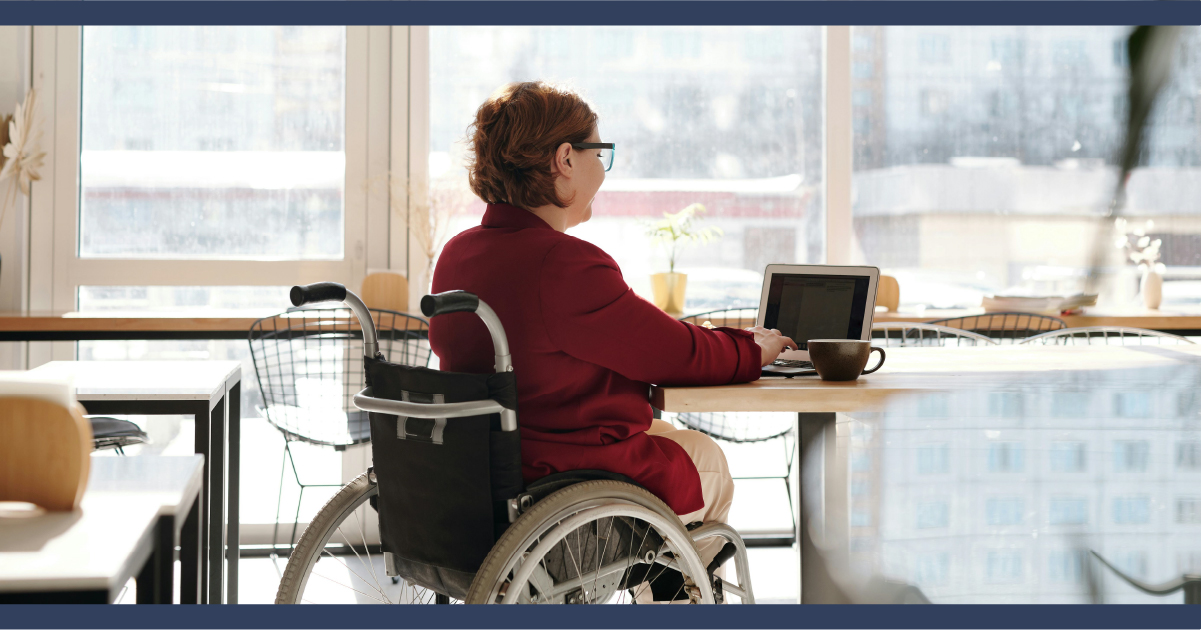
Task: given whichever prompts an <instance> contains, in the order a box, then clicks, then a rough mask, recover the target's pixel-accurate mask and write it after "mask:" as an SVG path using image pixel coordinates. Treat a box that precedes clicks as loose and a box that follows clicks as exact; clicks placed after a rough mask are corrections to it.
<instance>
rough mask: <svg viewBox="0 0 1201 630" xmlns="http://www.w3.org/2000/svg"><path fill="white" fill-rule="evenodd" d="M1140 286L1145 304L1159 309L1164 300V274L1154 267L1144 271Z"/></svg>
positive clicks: (1153, 308)
mask: <svg viewBox="0 0 1201 630" xmlns="http://www.w3.org/2000/svg"><path fill="white" fill-rule="evenodd" d="M1139 286H1140V289H1141V291H1142V294H1143V306H1146V307H1147V308H1149V309H1151V310H1156V309H1158V308H1159V304H1160V303H1161V302H1163V274H1162V273H1160V272H1159V270H1157V269H1155V268H1154V267H1152V268H1150V269H1148V270H1146V271H1145V272H1143V280H1142V282H1141V283H1140V285H1139Z"/></svg>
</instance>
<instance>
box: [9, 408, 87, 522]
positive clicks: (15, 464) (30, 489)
mask: <svg viewBox="0 0 1201 630" xmlns="http://www.w3.org/2000/svg"><path fill="white" fill-rule="evenodd" d="M91 453H92V427H91V424H90V423H88V421H87V420H86V419H84V417H83V408H82V407H80V406H79V404H78V403H75V404H73V405H72V406H71V407H64V406H63V405H62V404H61V403H57V402H51V401H49V400H42V399H38V398H29V397H24V396H4V397H0V501H26V502H29V503H33V504H34V505H38V506H40V507H42V508H44V509H46V510H51V511H71V510H74V509H75V508H78V507H79V502H80V500H81V499H82V498H83V492H84V490H86V489H87V486H88V472H89V471H90V470H91V457H90V455H91Z"/></svg>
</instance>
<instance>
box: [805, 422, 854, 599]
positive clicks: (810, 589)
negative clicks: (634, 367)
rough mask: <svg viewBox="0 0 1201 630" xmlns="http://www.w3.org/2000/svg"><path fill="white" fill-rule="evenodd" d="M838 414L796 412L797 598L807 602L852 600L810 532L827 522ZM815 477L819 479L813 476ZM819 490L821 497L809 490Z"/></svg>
mask: <svg viewBox="0 0 1201 630" xmlns="http://www.w3.org/2000/svg"><path fill="white" fill-rule="evenodd" d="M835 423H836V417H835V414H833V413H801V414H797V455H796V466H797V469H798V470H799V481H798V483H797V490H796V492H797V502H796V510H797V514H796V517H797V519H796V523H797V525H796V527H797V531H796V537H797V543H798V544H797V547H798V548H799V552H800V567H799V569H800V581H799V582H798V584H799V585H800V588H799V593H797V601H798V602H800V603H802V604H808V603H817V602H821V603H827V604H832V603H850V602H849V601H846V598H845V595H843V594H842V593H841V589H839V588H838V587H837V585H835V584H834V583H833V581H832V580H831V579H830V576H829V573H828V571H827V569H826V560H825V559H824V558H822V556H821V555H820V554H819V553H818V550H817V546H816V545H815V544H814V541H813V538H812V536H811V533H812V532H813V531H814V529H820V528H821V527H822V526H823V524H824V523H825V520H826V519H825V516H826V515H825V514H824V512H825V509H824V506H825V503H826V498H827V497H825V496H824V495H825V489H826V488H827V487H828V483H827V482H828V481H829V479H828V477H829V472H830V471H828V470H827V468H828V464H829V463H832V462H833V461H834V457H833V453H834V448H835V446H836V444H835V431H836V429H835V427H836V424H835ZM815 476H816V478H814V477H815ZM807 492H808V493H810V494H812V493H814V492H816V493H817V495H818V496H809V497H808V498H806V493H807Z"/></svg>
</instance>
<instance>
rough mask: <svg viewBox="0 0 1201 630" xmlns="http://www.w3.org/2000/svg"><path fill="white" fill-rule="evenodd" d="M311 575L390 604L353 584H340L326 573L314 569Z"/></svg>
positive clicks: (331, 555)
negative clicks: (322, 573)
mask: <svg viewBox="0 0 1201 630" xmlns="http://www.w3.org/2000/svg"><path fill="white" fill-rule="evenodd" d="M327 553H328V552H327ZM330 557H333V554H330ZM343 564H345V563H343ZM313 575H315V576H317V577H319V578H322V579H325V580H329V581H330V582H333V583H334V584H337V585H339V586H343V587H345V588H348V589H350V590H352V591H354V592H356V593H358V594H360V595H362V596H363V597H369V598H371V599H374V600H375V601H377V602H379V603H381V604H390V603H391V602H389V601H387V600H383V599H380V598H378V597H376V596H374V595H372V594H370V593H364V592H363V591H360V590H359V589H357V588H355V587H353V586H348V585H346V584H342V583H341V582H339V581H337V580H335V579H333V578H331V577H329V576H327V575H321V574H320V573H317V572H315V571H314V572H313Z"/></svg>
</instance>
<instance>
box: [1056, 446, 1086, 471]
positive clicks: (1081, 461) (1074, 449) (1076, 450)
mask: <svg viewBox="0 0 1201 630" xmlns="http://www.w3.org/2000/svg"><path fill="white" fill-rule="evenodd" d="M1084 447H1085V444H1084V442H1051V456H1050V459H1051V472H1084V469H1085V462H1086V459H1085V451H1084Z"/></svg>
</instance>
